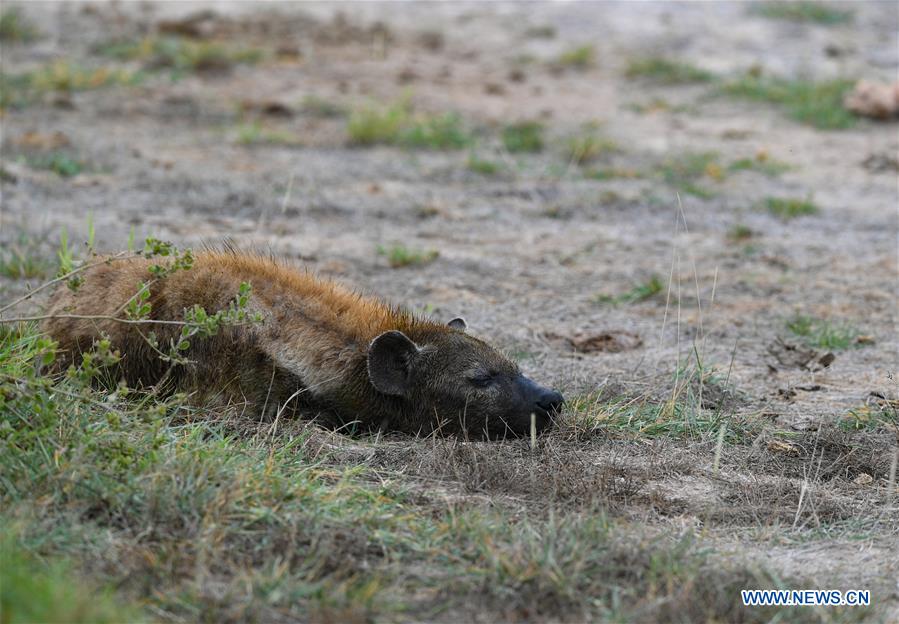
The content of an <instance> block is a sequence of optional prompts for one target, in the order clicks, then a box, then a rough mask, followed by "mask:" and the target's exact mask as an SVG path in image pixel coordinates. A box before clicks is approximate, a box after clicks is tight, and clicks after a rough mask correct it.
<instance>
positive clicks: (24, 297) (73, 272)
mask: <svg viewBox="0 0 899 624" xmlns="http://www.w3.org/2000/svg"><path fill="white" fill-rule="evenodd" d="M128 255H131V257H138V256H140V254H139V253H135V252H129V251H120V252H119V253H117V254H115V255H112V256H108V257H106V258H104V259H103V260H100V261H99V262H91V263H90V264H83V265H81V266H80V267H78V268H77V269H73V270H71V271H69V272H68V273H66V274H65V275H60V276H59V277H57V278H55V279H52V280H50V281H49V282H47V283H45V284H41V285H40V286H38V287H37V288H35V289H34V290H32V291H31V292H29V293H28V294H25V295H22V296H21V297H19V298H18V299H16V300H15V301H13V302H12V303H9V304H7V305H5V306H3V307H2V308H0V314H3V313H4V312H6V311H7V310H9V309H10V308H14V307H15V306H17V305H19V304H20V303H22V302H23V301H27V300H28V299H31V297H33V296H34V295H35V294H37V293H39V292H40V291H42V290H44V289H46V288H49V287H50V286H53V285H55V284H58V283H60V282H63V281H65V280H67V279H69V278H70V277H72V276H73V275H76V274H78V273H81V272H82V271H86V270H87V269H90V268H93V267H95V266H100V265H101V264H106V263H107V262H109V261H110V260H118V259H120V258H124V257H126V256H128ZM0 322H3V321H2V320H0Z"/></svg>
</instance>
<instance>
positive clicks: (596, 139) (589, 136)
mask: <svg viewBox="0 0 899 624" xmlns="http://www.w3.org/2000/svg"><path fill="white" fill-rule="evenodd" d="M618 149H619V148H618V144H617V143H615V141H613V140H611V139H608V138H606V137H602V136H600V135H598V134H596V133H595V132H588V133H586V134H584V135H581V136H576V137H572V138H571V139H569V140H568V145H567V152H568V159H569V160H570V161H571V162H573V163H575V164H577V165H584V164H587V163H590V162H593V161H595V160H597V159H598V158H601V157H602V156H605V155H607V154H611V153H613V152H617V151H618Z"/></svg>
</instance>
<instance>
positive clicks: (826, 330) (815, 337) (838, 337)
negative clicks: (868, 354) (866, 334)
mask: <svg viewBox="0 0 899 624" xmlns="http://www.w3.org/2000/svg"><path fill="white" fill-rule="evenodd" d="M786 325H787V329H788V330H789V331H790V332H792V333H793V334H794V335H796V336H798V337H800V338H802V339H803V341H804V342H805V343H806V344H808V345H809V346H812V347H817V348H819V349H827V350H829V351H844V350H846V349H849V348H851V347H860V346H862V344H863V343H861V342H859V341H858V340H857V338H858V337H859V336H861V332H860V331H859V330H858V329H856V328H855V327H853V326H852V325H850V324H848V323H831V322H830V321H828V320H825V319H819V318H815V317H812V316H806V315H803V314H797V315H796V316H794V317H793V318H791V319H789V320H788V321H787V323H786Z"/></svg>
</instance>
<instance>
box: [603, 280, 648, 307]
mask: <svg viewBox="0 0 899 624" xmlns="http://www.w3.org/2000/svg"><path fill="white" fill-rule="evenodd" d="M664 290H665V282H664V280H662V278H661V277H659V276H658V275H652V276H651V277H650V278H649V279H647V280H646V281H645V282H642V283H640V284H637V285H635V286H634V287H633V288H631V289H630V290H629V291H627V292H625V293H622V294H620V295H606V294H601V295H597V296H596V297H595V298H594V301H595V302H596V303H605V304H612V305H619V304H623V303H638V302H640V301H646V300H647V299H651V298H653V297H655V296H656V295H658V294H661V293H662V292H663V291H664Z"/></svg>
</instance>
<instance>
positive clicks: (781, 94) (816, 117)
mask: <svg viewBox="0 0 899 624" xmlns="http://www.w3.org/2000/svg"><path fill="white" fill-rule="evenodd" d="M853 84H854V82H853V81H852V80H843V79H838V80H828V81H823V82H814V81H810V80H798V79H796V80H787V79H783V78H767V77H764V76H759V75H757V74H756V73H753V72H750V73H748V74H746V75H745V76H743V77H742V78H738V79H736V80H732V81H729V82H725V83H724V84H723V86H722V87H721V88H722V91H723V92H724V93H726V94H727V95H730V96H733V97H739V98H744V99H749V100H754V101H757V102H770V103H772V104H776V105H779V106H782V107H783V108H784V109H785V110H786V111H787V114H788V115H789V116H790V117H792V118H793V119H796V120H797V121H801V122H802V123H806V124H809V125H811V126H814V127H815V128H820V129H822V130H840V129H844V128H850V127H852V126H853V125H854V124H855V123H856V118H855V116H853V115H852V113H850V112H849V111H848V110H846V108H845V107H844V106H843V96H844V95H845V94H846V92H847V91H848V90H849V89H851V88H852V86H853Z"/></svg>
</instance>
